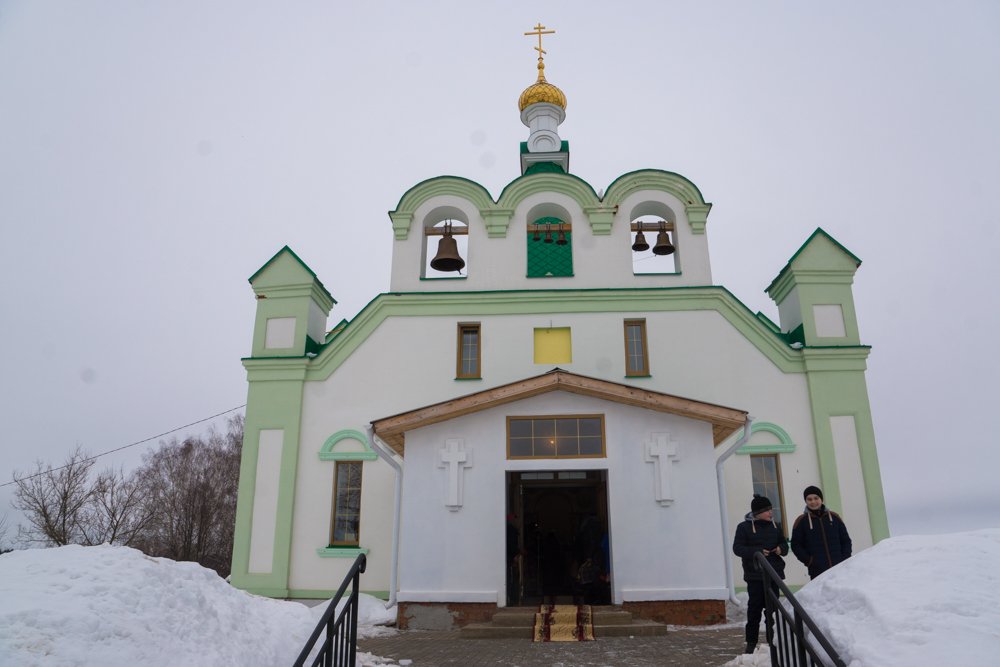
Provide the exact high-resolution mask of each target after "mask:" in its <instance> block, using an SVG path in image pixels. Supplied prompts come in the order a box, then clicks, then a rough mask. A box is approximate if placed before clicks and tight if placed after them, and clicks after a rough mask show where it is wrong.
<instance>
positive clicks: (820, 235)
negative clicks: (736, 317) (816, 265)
mask: <svg viewBox="0 0 1000 667" xmlns="http://www.w3.org/2000/svg"><path fill="white" fill-rule="evenodd" d="M819 239H826V241H827V242H828V243H829V244H830V246H831V247H832V248H835V249H836V250H837V251H839V252H841V253H843V255H844V256H845V257H846V258H847V259H848V260H849V261H850V262H851V263H853V264H854V269H857V268H858V267H859V266H861V259H860V258H859V257H858V256H857V255H855V254H854V253H853V252H851V251H850V250H848V249H847V248H845V247H844V246H843V245H842V244H841V243H840V241H838V240H837V239H835V238H833V237H832V236H830V235H829V234H828V233H827V232H826V230H825V229H823V228H822V227H817V228H816V230H815V231H814V232H813V233H812V234H810V235H809V238H807V239H806V241H805V243H803V244H802V245H801V246H799V249H798V250H796V251H795V254H793V255H792V257H791V259H789V260H788V262H787V263H786V264H785V266H784V267H782V269H781V271H778V275H777V276H775V278H774V280H772V281H771V284H770V285H768V286H767V289H765V290H764V291H765V292H767V293H770V292H771V288H773V287H774V286H775V285H776V284H777V283H778V281H779V280H781V278H782V277H783V276H784V275H785V274H786V273H787V272H788V271H790V270H791V268H792V266H793V265H794V264H795V260H797V259H798V258H799V257H800V256H801V255H802V254H803V253H804V252H805V250H806V249H807V248H808V247H809V246H811V245H813V244H814V243H816V242H817V241H818V240H819Z"/></svg>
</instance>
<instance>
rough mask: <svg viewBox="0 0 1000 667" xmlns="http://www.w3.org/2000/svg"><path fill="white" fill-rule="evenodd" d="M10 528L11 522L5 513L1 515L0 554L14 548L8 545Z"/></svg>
mask: <svg viewBox="0 0 1000 667" xmlns="http://www.w3.org/2000/svg"><path fill="white" fill-rule="evenodd" d="M9 528H10V523H9V522H8V521H7V515H6V514H4V515H3V516H0V554H5V553H7V552H8V551H12V549H11V548H10V547H8V546H7V530H8V529H9Z"/></svg>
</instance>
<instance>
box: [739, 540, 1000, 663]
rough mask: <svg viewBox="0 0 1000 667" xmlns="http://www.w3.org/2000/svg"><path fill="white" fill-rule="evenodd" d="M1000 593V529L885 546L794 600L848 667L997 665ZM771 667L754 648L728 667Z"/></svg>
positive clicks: (760, 649) (851, 562)
mask: <svg viewBox="0 0 1000 667" xmlns="http://www.w3.org/2000/svg"><path fill="white" fill-rule="evenodd" d="M998 590H1000V529H996V528H992V529H988V530H979V531H975V532H970V533H955V534H951V535H905V536H901V537H893V538H891V539H888V540H884V541H882V542H880V543H879V544H877V545H875V546H874V547H872V548H870V549H867V550H865V551H862V552H861V553H859V554H857V555H855V556H854V557H852V558H851V559H849V560H847V561H845V562H843V563H841V564H840V565H838V566H837V567H835V568H833V569H831V570H828V571H826V572H824V573H823V574H822V575H820V576H819V577H817V578H816V579H814V580H813V581H811V582H809V583H808V584H807V585H805V586H803V587H802V589H801V590H800V591H799V592H798V593H796V595H795V598H796V599H797V600H798V601H799V602H800V603H801V604H802V606H803V607H804V608H805V610H806V611H807V612H809V615H810V616H812V618H813V620H814V621H816V625H818V626H819V628H820V630H821V631H822V632H823V633H824V634H825V635H826V636H827V637H828V638H829V639H830V641H831V642H832V643H833V646H834V648H836V649H837V651H838V652H839V653H840V657H841V658H843V660H844V662H845V663H847V664H848V665H850V667H913V666H914V665H947V664H951V665H995V664H998V658H997V656H1000V601H998V598H997V591H998ZM761 635H762V636H763V631H762V632H761ZM769 664H770V659H769V658H768V657H767V655H766V652H765V651H764V647H758V650H757V652H756V653H755V654H754V655H752V656H749V655H748V656H741V657H739V658H736V659H734V660H733V661H731V662H729V663H727V664H726V667H749V666H751V665H752V666H754V667H763V666H765V665H769Z"/></svg>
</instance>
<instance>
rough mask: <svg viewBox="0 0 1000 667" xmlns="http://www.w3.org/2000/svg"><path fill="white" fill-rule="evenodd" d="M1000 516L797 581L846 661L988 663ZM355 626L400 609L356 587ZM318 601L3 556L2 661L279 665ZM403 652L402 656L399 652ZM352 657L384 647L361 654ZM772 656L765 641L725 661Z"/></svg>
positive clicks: (75, 551)
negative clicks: (994, 524) (981, 526)
mask: <svg viewBox="0 0 1000 667" xmlns="http://www.w3.org/2000/svg"><path fill="white" fill-rule="evenodd" d="M997 591H1000V529H988V530H980V531H975V532H969V533H955V534H951V535H919V536H918V535H910V536H901V537H894V538H891V539H888V540H884V541H883V542H881V543H879V544H877V545H876V546H874V547H872V548H870V549H867V550H865V551H863V552H861V553H859V554H856V555H855V556H854V557H853V558H851V559H850V560H848V561H846V562H844V563H841V564H840V565H838V566H837V567H835V568H833V569H832V570H829V571H828V572H825V573H824V574H823V575H821V576H820V577H817V578H816V579H815V580H814V581H811V582H810V583H809V584H807V585H806V586H804V587H803V588H802V589H801V590H800V591H799V592H798V593H797V595H796V598H797V599H798V600H799V601H800V602H801V603H802V606H803V607H805V609H806V610H807V611H808V612H809V613H810V615H811V616H812V617H813V619H814V620H815V621H816V622H817V624H818V625H819V626H820V628H821V629H822V630H823V632H825V633H826V634H827V636H828V637H829V638H830V640H831V641H832V642H833V644H834V646H835V647H836V648H837V650H838V651H839V652H840V655H841V657H842V658H844V660H845V662H846V663H848V664H849V665H850V667H876V666H877V667H897V666H898V667H902V666H904V665H905V666H906V667H914V666H917V667H919V666H922V665H928V666H937V665H942V664H948V665H953V666H955V667H961V666H965V665H991V664H997V658H996V656H998V655H1000V598H998V594H997ZM360 602H361V604H360V609H359V613H358V618H359V628H358V632H359V635H361V636H366V635H372V634H378V633H380V632H392V630H389V629H387V628H382V627H380V625H384V624H386V623H391V622H392V620H393V619H394V618H395V609H388V610H387V609H385V606H384V603H382V602H381V601H380V600H377V599H375V598H373V597H371V596H367V595H362V596H361V598H360ZM325 608H326V605H320V606H318V607H314V608H311V609H310V608H308V607H306V606H304V605H302V604H299V603H297V602H283V601H279V600H271V599H268V598H262V597H258V596H255V595H250V594H248V593H245V592H243V591H240V590H237V589H235V588H233V587H231V586H230V585H229V584H227V583H226V582H225V581H224V580H223V579H221V578H219V577H218V576H217V575H216V574H215V573H214V572H212V571H211V570H207V569H205V568H203V567H201V566H199V565H197V564H194V563H178V562H175V561H172V560H169V559H166V558H150V557H149V556H146V555H144V554H142V553H141V552H139V551H136V550H134V549H129V548H125V547H112V546H100V547H80V546H69V547H59V548H56V549H39V550H31V551H15V552H12V553H8V554H4V555H2V556H0V666H3V667H6V666H7V665H18V666H21V665H25V666H30V665H102V666H103V665H108V666H112V667H113V666H116V665H150V666H154V667H155V666H157V665H181V664H182V665H191V666H192V667H198V666H201V665H206V666H207V665H236V664H241V665H260V666H262V667H263V666H267V667H269V666H271V665H287V664H290V663H291V662H292V660H293V659H294V658H295V657H296V656H297V655H298V652H299V651H300V650H301V648H302V646H303V645H304V644H305V641H306V639H307V638H308V636H309V634H310V633H311V632H312V630H313V628H314V627H315V625H316V623H317V622H318V621H319V617H320V616H321V615H322V613H323V611H324V609H325ZM404 662H405V661H404ZM358 663H359V664H360V665H383V664H387V661H385V660H383V659H382V658H379V657H377V656H372V655H370V654H366V653H359V654H358ZM769 664H770V660H769V658H768V655H767V650H766V647H765V646H760V647H758V649H757V653H756V654H754V655H745V656H738V657H735V658H734V659H733V660H732V661H730V662H729V663H727V666H728V667H764V666H766V665H769Z"/></svg>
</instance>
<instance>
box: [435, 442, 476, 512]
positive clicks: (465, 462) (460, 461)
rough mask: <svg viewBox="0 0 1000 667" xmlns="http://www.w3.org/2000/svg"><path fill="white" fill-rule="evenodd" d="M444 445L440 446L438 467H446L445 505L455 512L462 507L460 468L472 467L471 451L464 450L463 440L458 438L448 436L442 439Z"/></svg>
mask: <svg viewBox="0 0 1000 667" xmlns="http://www.w3.org/2000/svg"><path fill="white" fill-rule="evenodd" d="M444 443H445V446H444V447H442V448H441V451H440V453H439V454H440V460H439V461H438V467H439V468H447V469H448V500H447V501H446V502H445V506H447V508H448V509H449V510H451V511H452V512H457V511H458V510H459V509H461V507H462V502H463V500H462V498H463V493H462V490H463V487H464V484H463V478H464V475H463V474H462V470H463V469H464V468H471V467H472V452H471V451H466V449H465V441H464V440H462V439H460V438H450V439H448V440H445V441H444Z"/></svg>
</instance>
